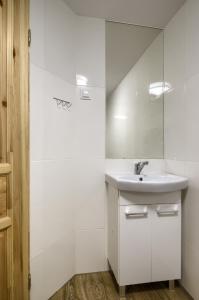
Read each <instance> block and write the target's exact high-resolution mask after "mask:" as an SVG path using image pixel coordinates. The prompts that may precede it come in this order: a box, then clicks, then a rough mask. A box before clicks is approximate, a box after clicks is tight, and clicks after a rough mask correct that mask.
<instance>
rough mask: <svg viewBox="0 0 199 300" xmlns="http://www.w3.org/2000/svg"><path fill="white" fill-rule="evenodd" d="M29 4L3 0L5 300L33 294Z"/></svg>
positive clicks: (1, 232)
mask: <svg viewBox="0 0 199 300" xmlns="http://www.w3.org/2000/svg"><path fill="white" fill-rule="evenodd" d="M28 61H29V59H28V1H27V0H0V300H26V299H28V297H29V293H28V271H29V263H28V261H29V259H28V258H29V247H28V245H29V238H28V232H29V230H28V228H29V226H28V223H29V222H28V220H29V217H28V216H29V215H28V207H29V206H28V203H29V202H28V195H29V192H28V191H29V176H28V174H29V155H28V149H29V147H28V103H29V101H28V99H29V97H28V69H29V65H28Z"/></svg>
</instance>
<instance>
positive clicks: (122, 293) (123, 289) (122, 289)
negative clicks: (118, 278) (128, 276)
mask: <svg viewBox="0 0 199 300" xmlns="http://www.w3.org/2000/svg"><path fill="white" fill-rule="evenodd" d="M119 294H120V299H126V286H125V285H124V286H120V287H119Z"/></svg>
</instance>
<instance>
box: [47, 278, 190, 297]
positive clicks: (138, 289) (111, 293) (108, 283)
mask: <svg viewBox="0 0 199 300" xmlns="http://www.w3.org/2000/svg"><path fill="white" fill-rule="evenodd" d="M118 299H119V295H118V287H117V284H116V282H115V280H114V278H113V276H112V275H111V273H109V272H103V273H92V274H83V275H76V276H75V277H74V278H73V279H72V280H71V281H70V282H69V283H68V284H66V286H64V287H63V288H62V289H61V290H60V291H59V292H57V293H56V294H55V295H54V296H53V297H51V298H50V300H118ZM126 299H127V300H190V299H191V298H190V297H189V296H188V295H187V294H186V293H185V292H184V290H183V289H182V288H181V287H179V286H177V287H176V288H175V291H169V289H168V285H167V283H155V284H144V285H143V284H142V285H136V286H128V287H127V294H126Z"/></svg>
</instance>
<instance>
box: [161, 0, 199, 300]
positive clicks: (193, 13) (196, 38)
mask: <svg viewBox="0 0 199 300" xmlns="http://www.w3.org/2000/svg"><path fill="white" fill-rule="evenodd" d="M198 28H199V2H198V1H196V0H187V1H186V3H185V5H184V6H183V7H182V8H181V10H180V11H179V12H178V13H177V14H176V16H175V17H174V18H173V19H172V21H171V22H170V23H169V24H168V26H167V28H166V30H165V80H166V81H168V82H170V83H171V84H172V87H173V91H172V92H171V93H169V94H167V95H166V96H165V159H166V169H167V171H169V172H173V173H175V174H179V175H184V176H187V177H188V178H189V188H188V192H187V193H186V194H185V195H184V200H183V218H182V220H183V235H182V237H183V244H182V252H183V259H182V284H183V286H184V287H185V288H186V289H187V291H188V292H189V293H190V294H191V295H192V297H193V298H194V299H195V300H199V285H198V278H199V234H198V230H197V229H198V228H199V218H198V212H199V184H198V183H199V139H198V132H199V122H198V113H199V101H198V96H199V92H198V85H199V35H198Z"/></svg>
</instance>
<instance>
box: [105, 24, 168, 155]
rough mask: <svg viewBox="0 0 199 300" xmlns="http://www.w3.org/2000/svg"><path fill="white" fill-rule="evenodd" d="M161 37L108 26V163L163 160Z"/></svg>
mask: <svg viewBox="0 0 199 300" xmlns="http://www.w3.org/2000/svg"><path fill="white" fill-rule="evenodd" d="M163 42H164V36H163V31H161V30H159V29H155V28H148V27H143V26H135V25H127V24H121V23H114V22H106V157H107V158H118V159H119V158H154V159H158V158H163V138H164V134H163V132H164V129H163V113H164V110H163V108H164V103H163V102H164V97H163V93H164V91H165V89H167V87H166V86H165V84H164V79H163V73H164V72H163V71H164V70H163V67H164V64H163V45H164V44H163Z"/></svg>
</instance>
